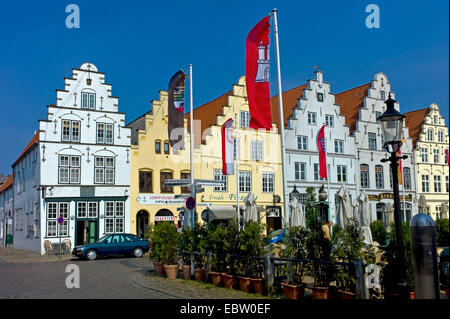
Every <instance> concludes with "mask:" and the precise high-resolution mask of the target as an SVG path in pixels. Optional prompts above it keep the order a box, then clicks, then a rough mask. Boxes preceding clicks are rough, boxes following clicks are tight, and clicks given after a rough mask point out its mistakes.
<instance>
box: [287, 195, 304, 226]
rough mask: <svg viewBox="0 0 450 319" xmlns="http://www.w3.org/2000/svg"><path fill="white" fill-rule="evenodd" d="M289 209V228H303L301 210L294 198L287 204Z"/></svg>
mask: <svg viewBox="0 0 450 319" xmlns="http://www.w3.org/2000/svg"><path fill="white" fill-rule="evenodd" d="M289 208H290V210H291V213H290V215H289V226H290V227H297V226H304V225H303V224H304V218H303V209H302V206H301V204H300V203H299V201H298V199H297V198H296V197H294V198H293V199H292V200H291V201H290V202H289Z"/></svg>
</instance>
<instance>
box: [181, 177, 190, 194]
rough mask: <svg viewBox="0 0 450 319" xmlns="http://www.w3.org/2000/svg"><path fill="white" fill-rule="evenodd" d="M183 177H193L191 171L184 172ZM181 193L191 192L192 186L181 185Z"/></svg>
mask: <svg viewBox="0 0 450 319" xmlns="http://www.w3.org/2000/svg"><path fill="white" fill-rule="evenodd" d="M180 177H181V179H189V180H190V179H191V173H189V172H183V173H181V175H180ZM180 189H181V193H183V194H189V193H190V192H191V188H190V187H189V186H181V188H180Z"/></svg>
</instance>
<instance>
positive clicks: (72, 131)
mask: <svg viewBox="0 0 450 319" xmlns="http://www.w3.org/2000/svg"><path fill="white" fill-rule="evenodd" d="M61 139H62V141H65V142H79V141H80V121H71V120H62V138H61Z"/></svg>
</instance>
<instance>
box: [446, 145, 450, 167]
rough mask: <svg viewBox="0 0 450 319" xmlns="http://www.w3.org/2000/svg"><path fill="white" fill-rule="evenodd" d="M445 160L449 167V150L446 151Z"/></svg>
mask: <svg viewBox="0 0 450 319" xmlns="http://www.w3.org/2000/svg"><path fill="white" fill-rule="evenodd" d="M445 160H446V161H447V165H450V163H449V162H448V148H447V149H446V150H445Z"/></svg>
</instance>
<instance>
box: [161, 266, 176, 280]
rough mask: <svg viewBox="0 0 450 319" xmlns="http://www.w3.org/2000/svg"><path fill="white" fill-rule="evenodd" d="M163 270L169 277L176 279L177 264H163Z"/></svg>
mask: <svg viewBox="0 0 450 319" xmlns="http://www.w3.org/2000/svg"><path fill="white" fill-rule="evenodd" d="M164 271H165V272H166V276H167V278H169V279H176V278H177V275H178V265H164Z"/></svg>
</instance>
